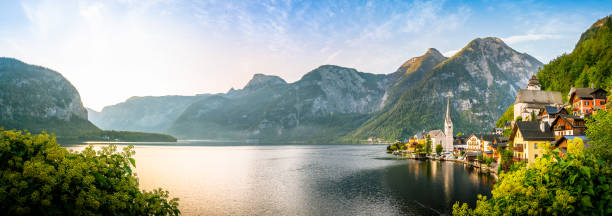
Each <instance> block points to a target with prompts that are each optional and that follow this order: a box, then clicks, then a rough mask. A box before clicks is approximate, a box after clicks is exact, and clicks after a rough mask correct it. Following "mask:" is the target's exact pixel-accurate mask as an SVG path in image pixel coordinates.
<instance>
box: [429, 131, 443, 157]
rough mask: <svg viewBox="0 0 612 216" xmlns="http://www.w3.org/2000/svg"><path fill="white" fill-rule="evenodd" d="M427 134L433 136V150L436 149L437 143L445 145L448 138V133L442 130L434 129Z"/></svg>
mask: <svg viewBox="0 0 612 216" xmlns="http://www.w3.org/2000/svg"><path fill="white" fill-rule="evenodd" d="M427 135H429V137H430V138H431V149H432V150H433V152H435V151H436V146H437V145H442V146H444V142H445V140H446V135H444V132H442V131H441V130H432V131H429V133H427Z"/></svg>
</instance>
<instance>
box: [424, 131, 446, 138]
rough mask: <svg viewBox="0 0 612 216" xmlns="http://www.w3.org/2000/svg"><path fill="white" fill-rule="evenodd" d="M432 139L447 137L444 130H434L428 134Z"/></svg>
mask: <svg viewBox="0 0 612 216" xmlns="http://www.w3.org/2000/svg"><path fill="white" fill-rule="evenodd" d="M427 134H428V135H429V136H430V137H438V136H445V135H444V132H442V130H432V131H429V133H427Z"/></svg>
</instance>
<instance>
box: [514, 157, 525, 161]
mask: <svg viewBox="0 0 612 216" xmlns="http://www.w3.org/2000/svg"><path fill="white" fill-rule="evenodd" d="M512 159H514V161H515V162H521V161H527V159H526V158H518V157H514V158H512Z"/></svg>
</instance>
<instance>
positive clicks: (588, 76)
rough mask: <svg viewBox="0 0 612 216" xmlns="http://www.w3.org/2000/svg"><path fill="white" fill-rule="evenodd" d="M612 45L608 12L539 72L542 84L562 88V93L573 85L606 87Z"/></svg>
mask: <svg viewBox="0 0 612 216" xmlns="http://www.w3.org/2000/svg"><path fill="white" fill-rule="evenodd" d="M611 46H612V17H610V16H608V17H606V18H603V19H601V20H598V21H597V22H595V23H594V24H593V25H592V26H591V27H590V28H589V29H587V30H586V31H585V32H584V33H583V34H582V36H581V37H580V40H579V41H578V43H577V44H576V47H575V48H574V50H573V51H572V52H571V53H570V54H563V55H561V56H559V57H558V58H556V59H554V60H552V61H551V62H550V63H549V64H547V65H545V66H544V67H543V68H542V70H540V71H539V72H538V74H537V77H538V79H539V80H540V83H541V84H542V88H543V89H545V90H552V91H561V92H562V93H563V95H564V97H567V93H568V92H569V90H570V88H571V87H572V86H574V87H590V86H591V85H593V86H595V87H597V88H606V90H608V89H609V88H610V87H611V86H612V49H611V48H612V47H611ZM565 99H566V100H567V98H565Z"/></svg>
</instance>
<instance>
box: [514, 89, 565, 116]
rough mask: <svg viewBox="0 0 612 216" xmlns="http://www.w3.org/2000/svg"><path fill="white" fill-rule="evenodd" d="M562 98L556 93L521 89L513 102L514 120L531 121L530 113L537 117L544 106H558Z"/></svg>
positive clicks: (561, 102) (559, 93)
mask: <svg viewBox="0 0 612 216" xmlns="http://www.w3.org/2000/svg"><path fill="white" fill-rule="evenodd" d="M561 104H563V96H562V95H561V92H558V91H540V90H526V89H521V90H519V92H518V96H516V100H515V101H514V120H516V119H517V118H518V117H521V118H522V119H523V120H524V121H527V120H531V116H532V113H533V115H535V116H539V115H540V114H541V112H542V110H544V107H545V106H560V105H561Z"/></svg>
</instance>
